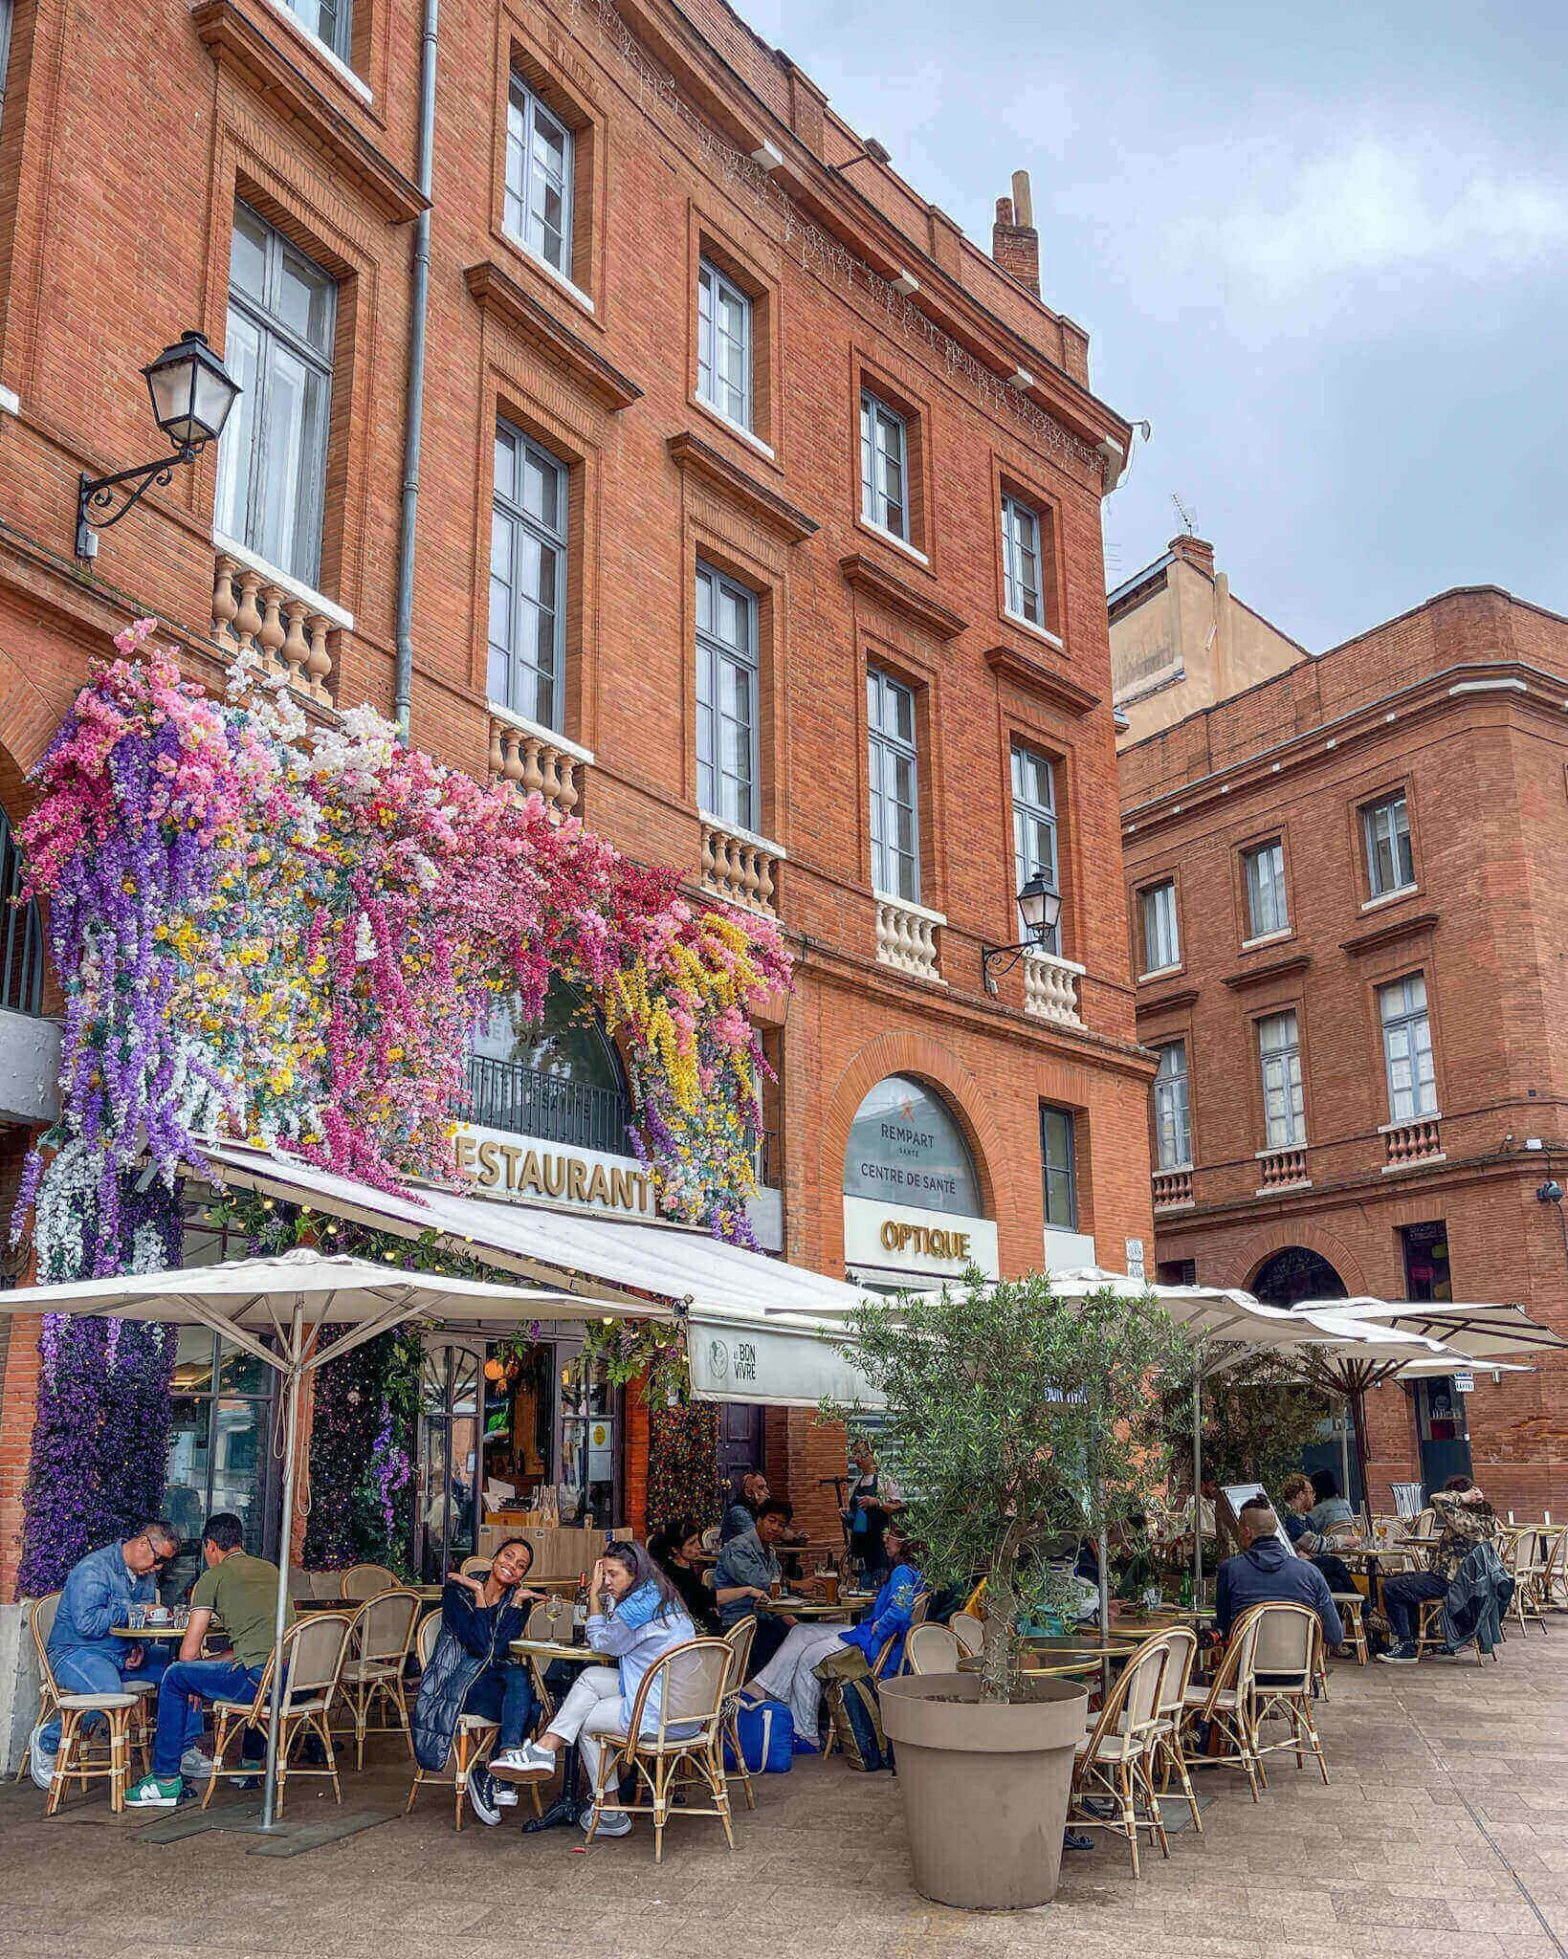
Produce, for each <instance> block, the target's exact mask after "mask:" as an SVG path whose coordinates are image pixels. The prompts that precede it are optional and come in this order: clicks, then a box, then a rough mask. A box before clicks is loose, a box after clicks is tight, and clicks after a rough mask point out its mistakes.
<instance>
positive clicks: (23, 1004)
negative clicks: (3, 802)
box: [0, 809, 44, 1014]
mask: <svg viewBox="0 0 1568 1959" xmlns="http://www.w3.org/2000/svg"><path fill="white" fill-rule="evenodd" d="M21 891H22V852H21V848H20V846H19V845H18V843H17V841H16V838H15V836H14V835H13V834H12V831H11V825H10V823H9V822H8V821H7V820H6V813H5V811H4V810H3V809H0V1007H8V1008H9V1009H10V1010H11V1012H12V1013H18V1014H38V1013H42V1012H43V1001H44V933H43V922H42V920H41V919H40V918H39V916H38V907H37V905H36V904H35V903H34V902H33V900H32V899H31V898H29V899H28V901H27V903H26V904H25V905H23V904H17V903H16V902H15V900H16V899H18V898H19V897H20V896H21Z"/></svg>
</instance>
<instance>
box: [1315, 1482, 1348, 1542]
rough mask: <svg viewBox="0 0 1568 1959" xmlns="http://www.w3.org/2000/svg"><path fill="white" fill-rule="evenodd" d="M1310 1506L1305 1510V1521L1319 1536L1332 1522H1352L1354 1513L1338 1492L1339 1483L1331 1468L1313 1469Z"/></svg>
mask: <svg viewBox="0 0 1568 1959" xmlns="http://www.w3.org/2000/svg"><path fill="white" fill-rule="evenodd" d="M1312 1494H1313V1498H1314V1501H1313V1504H1312V1508H1311V1509H1310V1510H1309V1511H1308V1512H1307V1523H1308V1524H1309V1525H1310V1527H1311V1528H1312V1529H1313V1530H1315V1531H1316V1532H1317V1534H1318V1536H1319V1537H1321V1536H1322V1535H1323V1533H1324V1532H1325V1531H1326V1530H1328V1529H1329V1528H1330V1527H1331V1526H1332V1525H1334V1524H1353V1523H1354V1522H1355V1520H1356V1513H1355V1511H1354V1510H1352V1509H1351V1507H1350V1505H1349V1503H1348V1502H1347V1501H1346V1500H1345V1498H1344V1497H1342V1496H1341V1495H1340V1493H1339V1484H1338V1482H1337V1481H1336V1479H1335V1476H1334V1472H1333V1470H1332V1469H1314V1470H1313V1472H1312Z"/></svg>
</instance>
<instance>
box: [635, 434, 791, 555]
mask: <svg viewBox="0 0 1568 1959" xmlns="http://www.w3.org/2000/svg"><path fill="white" fill-rule="evenodd" d="M664 446H665V448H666V449H667V450H668V451H669V453H670V458H671V460H672V461H673V462H674V464H675V467H676V468H677V469H679V470H681V471H682V472H683V473H687V474H690V475H692V476H695V477H698V478H700V479H701V481H702V482H704V483H705V484H707V486H708V487H709V488H710V489H711V490H714V491H716V492H717V494H718V495H719V496H721V497H723V498H724V499H725V500H726V501H727V502H729V503H733V504H735V505H737V506H738V508H740V509H741V510H744V511H745V513H746V515H747V516H748V517H752V518H755V519H756V521H757V522H758V523H759V524H765V525H766V526H767V527H768V529H769V530H774V531H777V532H778V533H779V535H780V536H781V537H784V538H786V539H787V540H788V541H789V543H791V544H802V543H804V542H805V540H806V539H807V538H808V537H812V536H814V535H815V534H816V532H817V531H819V530H820V529H821V528H822V526H821V525H820V524H819V523H818V522H817V520H816V519H815V518H814V517H808V516H807V515H806V513H805V511H804V510H797V509H796V508H795V506H794V504H792V503H790V502H787V501H786V499H785V498H783V497H781V496H780V495H779V494H778V492H777V491H776V490H770V489H769V488H768V486H767V484H766V483H761V482H759V481H758V480H757V478H756V477H755V476H752V475H749V474H748V473H747V471H745V470H744V469H742V468H741V467H740V466H739V464H738V463H733V462H731V461H730V459H729V457H728V456H726V455H724V454H722V453H721V452H720V451H719V450H717V449H715V448H714V447H713V445H712V444H711V443H708V442H704V441H703V440H702V438H701V437H700V436H696V435H693V434H692V433H691V431H690V430H689V429H682V430H680V431H679V432H678V433H677V434H675V435H671V436H666V438H665V442H664Z"/></svg>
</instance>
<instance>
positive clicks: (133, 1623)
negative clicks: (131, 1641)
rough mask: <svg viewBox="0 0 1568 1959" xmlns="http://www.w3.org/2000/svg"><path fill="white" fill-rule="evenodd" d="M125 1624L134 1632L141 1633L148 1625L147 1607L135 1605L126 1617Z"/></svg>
mask: <svg viewBox="0 0 1568 1959" xmlns="http://www.w3.org/2000/svg"><path fill="white" fill-rule="evenodd" d="M125 1623H126V1624H127V1625H128V1626H129V1627H130V1629H131V1631H132V1632H140V1631H141V1630H142V1628H143V1627H144V1626H145V1625H146V1624H147V1608H146V1606H145V1605H133V1606H132V1607H131V1609H130V1611H129V1613H128V1614H127V1615H126V1620H125Z"/></svg>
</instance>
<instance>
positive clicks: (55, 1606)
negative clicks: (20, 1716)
mask: <svg viewBox="0 0 1568 1959" xmlns="http://www.w3.org/2000/svg"><path fill="white" fill-rule="evenodd" d="M59 1607H60V1594H59V1593H58V1592H50V1593H49V1594H48V1596H47V1597H45V1598H41V1599H39V1600H37V1601H36V1602H35V1604H34V1606H33V1608H32V1611H31V1612H30V1613H29V1614H28V1623H29V1625H30V1626H31V1628H32V1634H33V1648H34V1651H35V1652H36V1653H37V1655H38V1682H39V1709H38V1719H39V1721H40V1722H42V1721H50V1720H53V1719H54V1718H55V1717H56V1716H58V1717H59V1721H60V1746H59V1748H58V1749H57V1750H56V1752H55V1758H54V1776H53V1779H52V1780H51V1781H50V1784H49V1799H48V1801H47V1802H46V1803H45V1805H44V1814H45V1816H53V1815H54V1813H55V1811H56V1810H57V1809H58V1808H59V1807H60V1804H61V1803H62V1802H63V1801H64V1800H65V1789H66V1784H67V1783H68V1782H69V1781H70V1779H71V1777H72V1775H73V1774H74V1775H75V1776H76V1779H77V1781H78V1782H79V1783H80V1784H81V1787H82V1788H83V1789H84V1790H85V1789H86V1787H87V1785H88V1783H89V1782H90V1781H102V1780H105V1779H107V1781H108V1784H109V1807H110V1809H111V1810H112V1811H113V1812H114V1814H115V1815H116V1816H118V1815H120V1814H121V1813H122V1812H123V1811H124V1809H125V1783H126V1770H127V1768H128V1767H129V1764H130V1753H131V1734H132V1729H133V1726H138V1727H139V1730H140V1737H141V1746H142V1759H143V1763H144V1764H145V1762H146V1748H147V1743H146V1704H145V1698H144V1695H142V1694H140V1693H133V1692H132V1691H131V1690H130V1688H126V1689H125V1691H124V1692H123V1693H108V1694H68V1693H62V1692H61V1690H60V1687H59V1684H58V1683H57V1682H56V1680H55V1677H54V1669H53V1668H52V1667H51V1666H50V1664H49V1635H50V1633H51V1632H52V1631H53V1629H54V1617H55V1613H56V1612H57V1611H58V1610H59ZM150 1684H151V1683H150V1682H139V1683H138V1685H140V1686H143V1687H145V1686H148V1685H150ZM90 1714H101V1715H102V1716H103V1718H104V1721H105V1722H106V1724H107V1726H108V1730H109V1738H108V1743H107V1745H106V1746H105V1745H102V1744H99V1743H97V1742H95V1741H94V1740H93V1738H92V1736H91V1735H88V1736H86V1737H84V1736H83V1734H82V1724H83V1722H84V1721H85V1720H86V1719H87V1717H88V1716H89V1715H90ZM31 1753H32V1739H31V1736H29V1738H28V1744H27V1748H26V1749H25V1750H24V1752H23V1755H22V1769H20V1770H18V1771H17V1780H18V1781H19V1782H20V1781H21V1779H22V1770H25V1769H26V1767H27V1762H28V1757H29V1755H30V1754H31Z"/></svg>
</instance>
